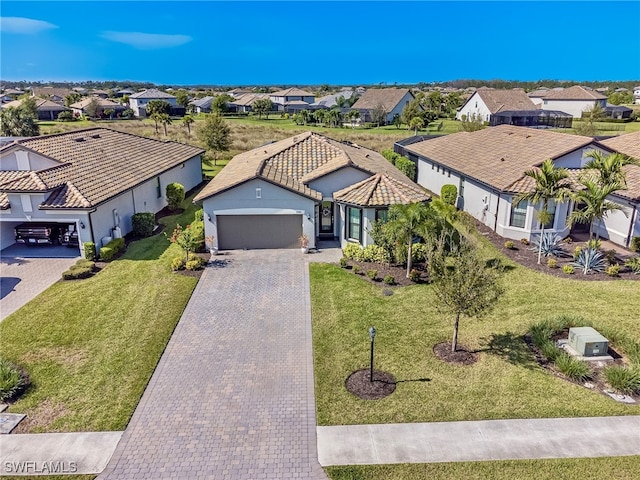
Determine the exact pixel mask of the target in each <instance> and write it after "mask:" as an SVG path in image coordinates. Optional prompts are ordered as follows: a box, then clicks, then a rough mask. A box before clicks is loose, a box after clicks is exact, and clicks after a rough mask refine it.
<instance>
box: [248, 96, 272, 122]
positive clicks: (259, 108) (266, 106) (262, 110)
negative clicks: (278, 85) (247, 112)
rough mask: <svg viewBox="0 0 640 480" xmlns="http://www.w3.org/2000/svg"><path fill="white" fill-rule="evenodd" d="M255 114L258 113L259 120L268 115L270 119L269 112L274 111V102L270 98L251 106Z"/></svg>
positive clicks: (262, 99) (261, 99)
mask: <svg viewBox="0 0 640 480" xmlns="http://www.w3.org/2000/svg"><path fill="white" fill-rule="evenodd" d="M251 108H252V109H253V111H254V112H257V113H258V119H261V118H262V115H263V114H264V115H266V117H267V119H268V118H269V112H270V111H271V110H272V109H273V102H272V101H271V99H270V98H259V99H258V100H256V101H255V102H253V105H252V106H251Z"/></svg>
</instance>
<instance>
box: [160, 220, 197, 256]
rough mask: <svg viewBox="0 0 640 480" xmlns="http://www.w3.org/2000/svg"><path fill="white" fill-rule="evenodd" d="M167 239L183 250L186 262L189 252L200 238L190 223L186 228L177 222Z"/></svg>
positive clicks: (194, 248)
mask: <svg viewBox="0 0 640 480" xmlns="http://www.w3.org/2000/svg"><path fill="white" fill-rule="evenodd" d="M165 235H166V233H165ZM169 241H170V242H171V243H176V244H178V246H179V247H180V248H182V250H184V253H185V262H188V261H189V253H190V252H195V251H196V250H197V249H198V246H199V245H200V243H201V241H202V240H201V238H200V234H199V232H197V231H196V229H195V228H193V227H192V226H191V225H187V226H186V228H182V226H181V225H180V224H177V225H176V228H175V229H174V230H173V233H172V234H171V237H169Z"/></svg>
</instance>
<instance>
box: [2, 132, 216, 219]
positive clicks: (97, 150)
mask: <svg viewBox="0 0 640 480" xmlns="http://www.w3.org/2000/svg"><path fill="white" fill-rule="evenodd" d="M21 148H24V149H28V150H30V151H33V152H35V153H37V154H40V155H42V156H45V157H48V158H50V159H52V160H54V161H57V162H60V164H61V165H59V166H55V167H53V168H48V169H45V170H40V171H37V172H29V174H28V178H27V177H20V178H18V176H19V174H16V173H8V172H6V171H4V172H2V173H1V174H0V182H1V183H2V184H0V191H4V190H5V187H4V182H2V180H4V179H5V178H6V180H7V182H11V183H7V186H6V188H7V189H12V188H13V189H15V188H17V187H20V188H22V187H29V188H39V189H45V190H49V189H51V188H52V187H55V186H57V185H61V186H60V188H59V189H58V190H55V191H54V192H53V193H52V194H51V196H50V197H49V198H48V199H47V201H46V202H45V204H43V206H42V208H91V207H95V206H96V205H98V204H100V203H101V202H104V201H105V200H108V199H110V198H112V197H113V196H115V195H118V194H120V193H122V192H124V191H126V190H128V189H130V188H132V187H135V186H136V185H138V184H140V183H142V182H144V181H146V180H149V179H151V178H153V177H155V176H156V175H159V174H160V173H162V172H165V171H167V170H169V169H171V168H173V167H175V166H177V165H180V164H181V163H183V162H186V161H187V160H189V159H191V158H193V157H196V156H198V155H200V154H202V153H203V152H204V151H203V150H202V149H200V148H197V147H194V146H191V145H186V144H182V143H177V142H167V141H161V140H155V139H152V138H147V137H141V136H138V135H133V134H129V133H124V132H118V131H116V130H110V129H107V128H89V129H85V130H76V131H72V132H67V133H61V134H54V135H46V136H41V137H30V138H26V139H23V140H17V141H15V142H13V143H10V144H8V145H6V146H4V147H2V148H1V149H0V154H1V153H4V152H6V151H9V150H13V149H21ZM24 173H25V172H22V174H24ZM5 176H6V177H5ZM13 176H15V178H13ZM40 182H41V183H40Z"/></svg>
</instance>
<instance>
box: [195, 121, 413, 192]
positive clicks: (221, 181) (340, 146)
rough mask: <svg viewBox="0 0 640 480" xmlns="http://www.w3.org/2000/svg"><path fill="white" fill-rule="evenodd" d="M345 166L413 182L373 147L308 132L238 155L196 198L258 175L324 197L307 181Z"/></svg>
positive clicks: (293, 188) (293, 189) (289, 187)
mask: <svg viewBox="0 0 640 480" xmlns="http://www.w3.org/2000/svg"><path fill="white" fill-rule="evenodd" d="M345 167H353V168H357V169H360V170H362V171H365V172H367V173H370V174H372V175H373V174H376V173H386V174H388V176H389V177H392V178H394V179H396V180H399V181H401V182H407V183H410V182H411V181H410V180H409V179H408V178H407V177H406V176H405V175H404V174H403V173H402V172H400V170H398V169H397V168H396V167H394V166H393V165H392V164H391V163H390V162H388V161H387V160H386V159H385V158H384V157H383V156H382V155H380V154H379V153H377V152H374V151H373V150H369V149H365V148H362V147H358V146H354V145H347V144H345V143H342V142H338V141H336V140H333V139H331V138H328V137H325V136H324V135H320V134H317V133H312V132H306V133H302V134H299V135H295V136H293V137H289V138H286V139H284V140H280V141H279V142H274V143H271V144H268V145H265V146H262V147H258V148H255V149H253V150H249V151H248V152H244V153H241V154H239V155H236V156H235V157H233V159H231V161H230V162H229V163H228V164H227V166H225V167H224V168H223V169H222V170H221V171H220V173H218V175H216V176H215V177H214V178H213V179H212V180H211V181H210V182H209V184H208V185H207V186H206V187H205V188H204V189H203V190H202V191H201V192H200V193H199V194H198V195H197V196H196V197H195V199H194V200H195V201H201V200H204V199H205V198H209V197H211V196H214V195H217V194H220V193H222V192H224V191H227V190H229V189H231V188H233V187H235V186H237V185H240V184H242V183H245V182H247V181H249V180H253V179H256V178H260V179H263V180H266V181H269V182H271V183H274V184H276V185H279V186H281V187H283V188H286V189H288V190H291V191H294V192H296V193H299V194H301V195H304V196H306V197H309V198H312V199H314V200H321V199H322V194H321V193H320V192H317V191H315V190H313V189H311V188H309V187H308V186H307V184H308V183H309V182H311V181H313V180H315V179H317V178H320V177H323V176H325V175H327V174H330V173H333V172H335V171H338V170H340V169H342V168H345Z"/></svg>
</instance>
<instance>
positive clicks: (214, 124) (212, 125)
mask: <svg viewBox="0 0 640 480" xmlns="http://www.w3.org/2000/svg"><path fill="white" fill-rule="evenodd" d="M198 137H199V139H200V141H201V142H202V143H203V145H204V146H205V147H206V148H207V149H209V150H211V151H212V152H213V164H214V165H216V161H217V153H218V152H227V151H228V150H229V148H230V147H231V128H229V125H228V124H227V122H225V121H224V120H223V119H222V117H220V116H219V115H214V114H209V115H207V117H206V119H205V121H204V124H203V125H202V127H201V128H200V129H199V130H198Z"/></svg>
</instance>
